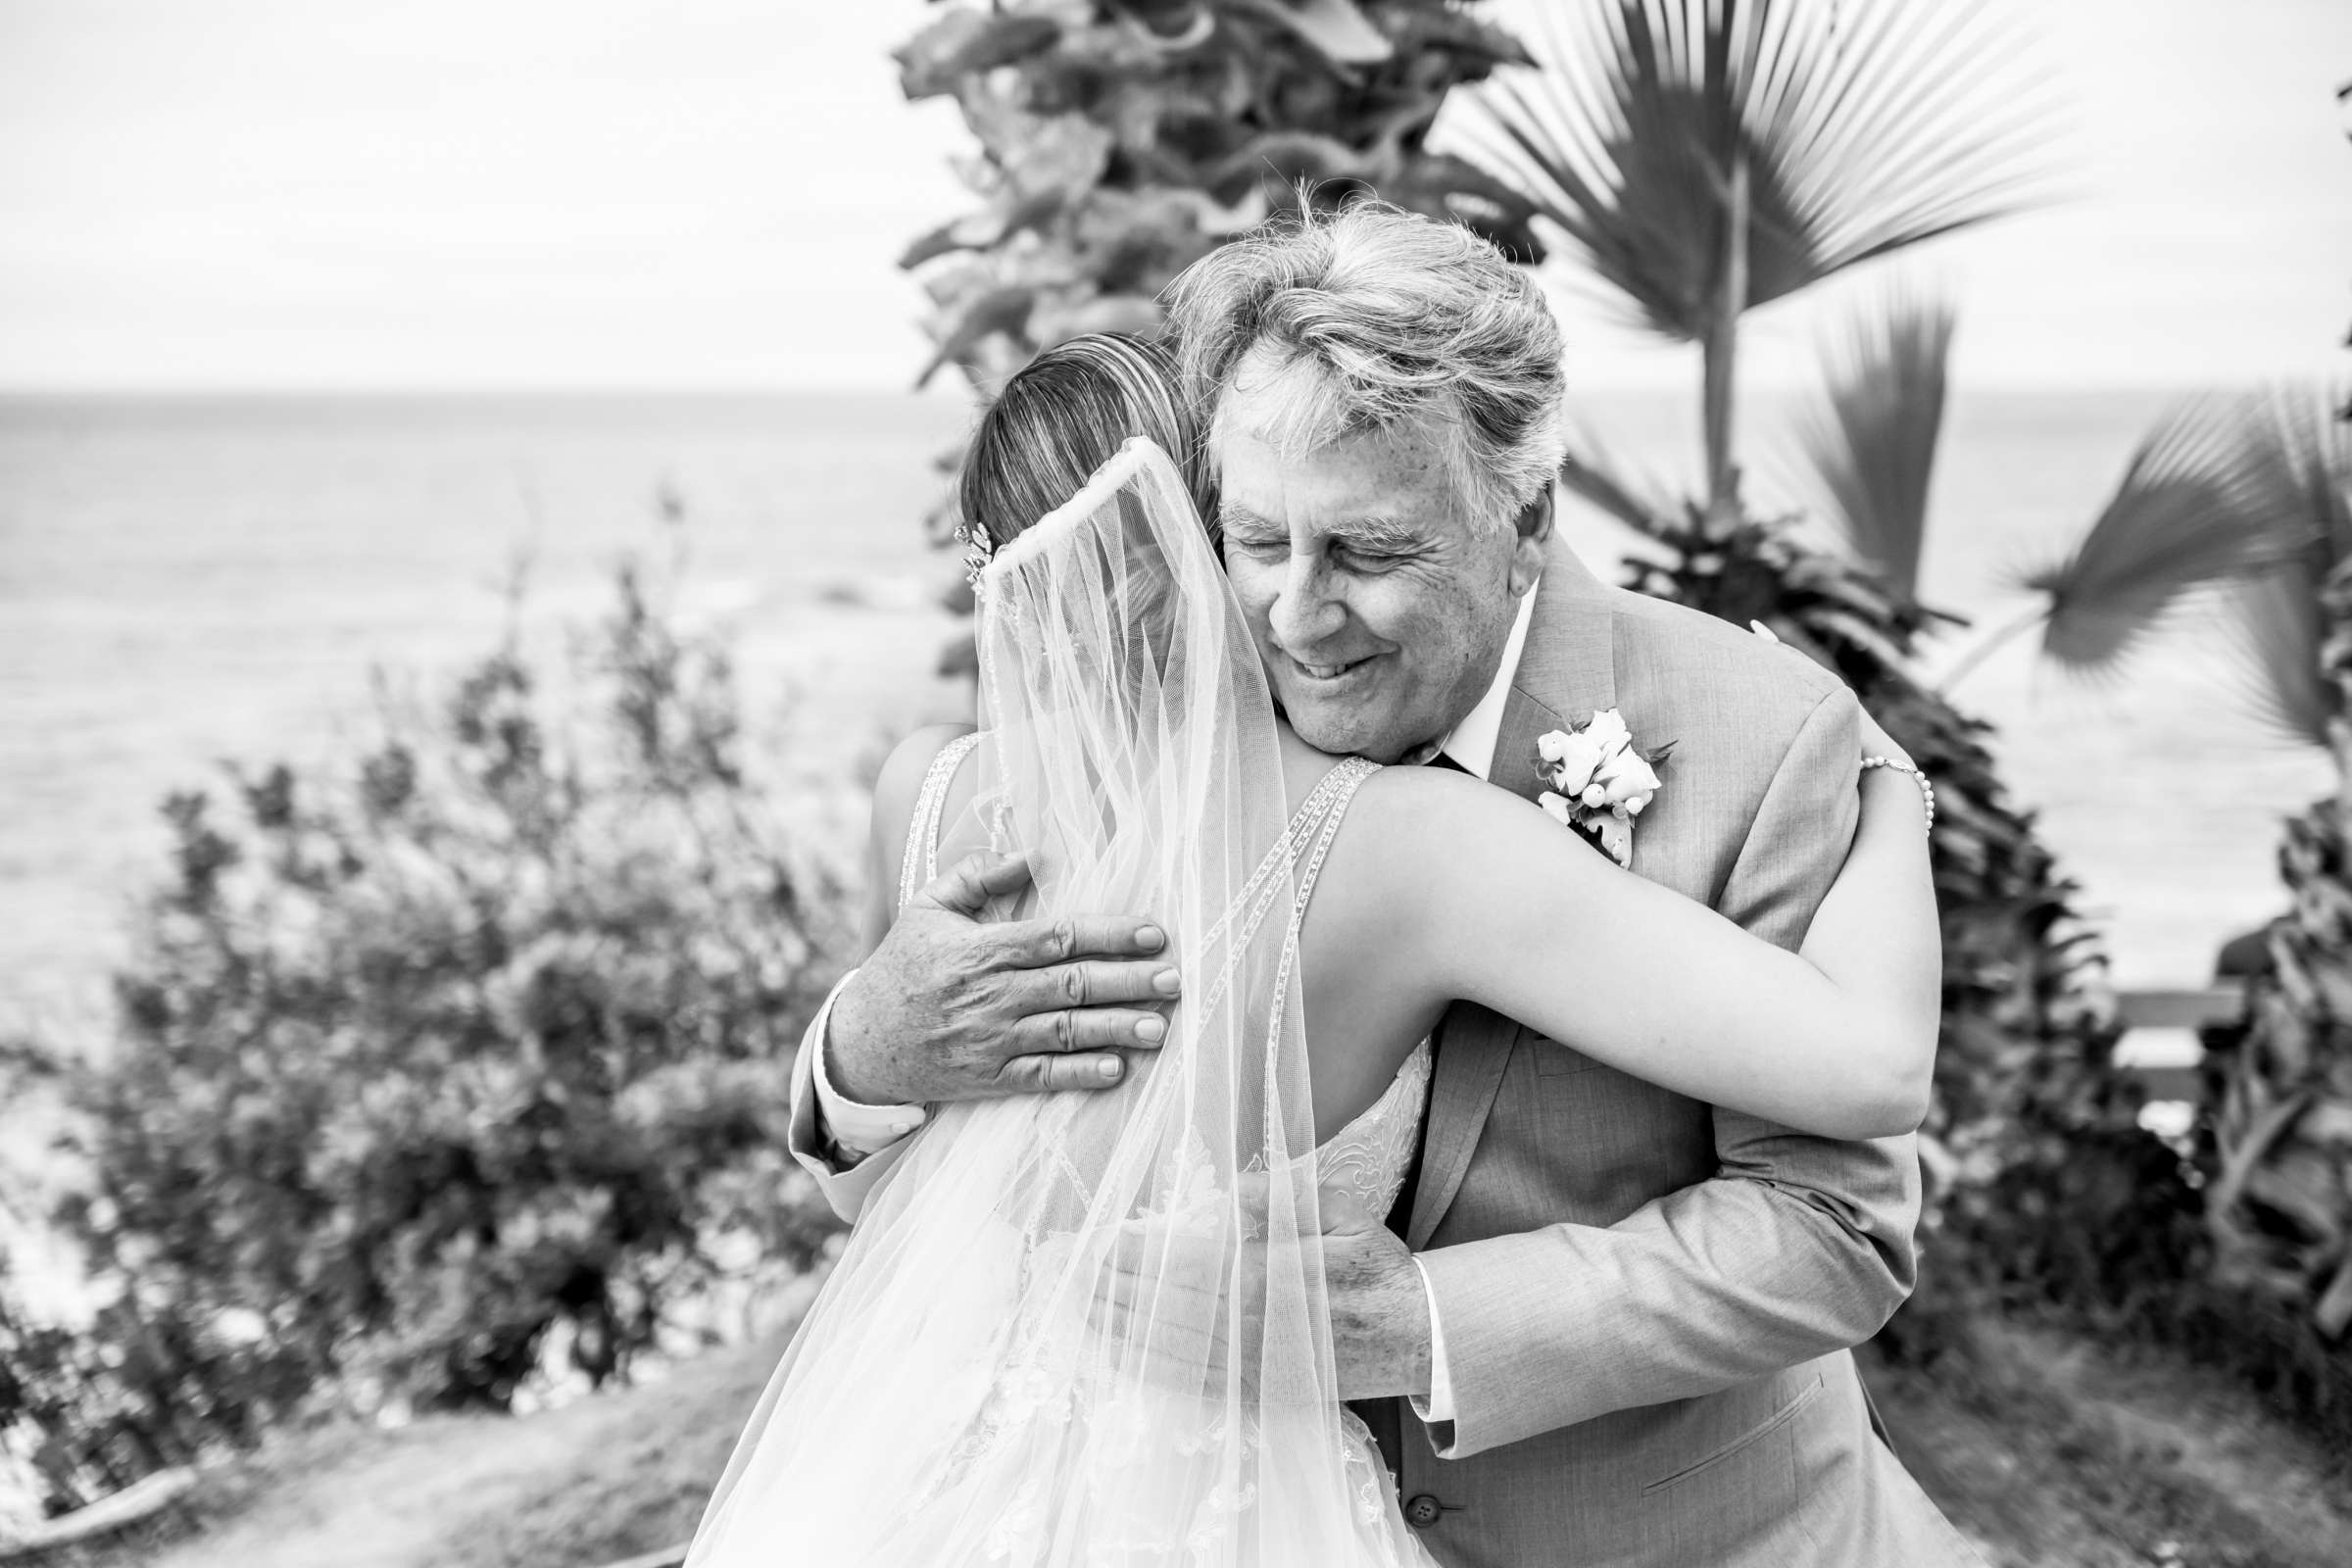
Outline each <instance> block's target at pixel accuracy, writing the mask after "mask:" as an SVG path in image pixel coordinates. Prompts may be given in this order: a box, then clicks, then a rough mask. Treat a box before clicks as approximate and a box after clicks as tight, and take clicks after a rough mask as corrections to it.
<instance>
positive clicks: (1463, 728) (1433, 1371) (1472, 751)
mask: <svg viewBox="0 0 2352 1568" xmlns="http://www.w3.org/2000/svg"><path fill="white" fill-rule="evenodd" d="M1535 612H1536V585H1535V584H1533V583H1530V584H1529V585H1528V589H1527V592H1526V593H1524V594H1522V595H1520V596H1519V613H1518V615H1517V616H1516V618H1514V619H1513V620H1512V622H1511V634H1510V637H1509V638H1508V640H1506V641H1505V642H1504V643H1503V645H1502V662H1501V663H1500V664H1499V665H1498V666H1496V668H1495V681H1494V684H1493V685H1491V686H1489V687H1488V688H1487V694H1486V696H1484V697H1482V698H1480V699H1479V700H1478V706H1477V707H1475V708H1473V709H1471V710H1470V711H1469V712H1467V713H1464V714H1463V715H1462V717H1461V720H1460V722H1458V723H1456V724H1455V725H1454V726H1453V728H1452V729H1451V730H1449V731H1447V732H1446V738H1445V739H1444V740H1442V741H1440V742H1439V743H1438V744H1437V745H1435V746H1432V747H1427V748H1425V749H1423V750H1422V751H1421V752H1420V753H1418V754H1416V755H1408V756H1407V758H1406V760H1407V761H1410V762H1416V763H1426V762H1430V761H1434V760H1436V759H1437V758H1439V757H1440V756H1444V757H1446V758H1447V759H1449V760H1452V761H1453V762H1454V763H1455V765H1457V766H1458V767H1460V768H1461V770H1462V771H1463V772H1465V773H1468V774H1470V775H1471V776H1473V777H1475V778H1482V779H1483V778H1486V777H1488V776H1489V775H1490V774H1492V773H1493V772H1494V770H1495V746H1496V744H1497V743H1498V742H1499V741H1500V740H1501V738H1502V711H1503V709H1504V708H1505V707H1507V706H1508V705H1509V703H1510V700H1511V678H1512V677H1513V676H1514V675H1516V674H1518V672H1519V656H1520V654H1521V653H1522V652H1523V651H1524V650H1525V649H1526V647H1527V628H1528V625H1529V623H1530V622H1531V621H1533V620H1534V619H1535ZM856 973H857V971H856V970H855V969H853V970H851V971H850V975H854V974H856ZM850 975H844V976H842V980H841V985H847V984H849V982H850ZM841 985H837V986H835V987H834V988H833V995H832V996H829V997H827V998H825V1005H824V1006H823V1008H822V1009H820V1010H819V1011H818V1013H817V1015H816V1021H815V1023H813V1024H812V1025H810V1026H809V1036H808V1045H809V1049H812V1050H814V1051H815V1052H816V1059H815V1060H814V1061H813V1062H812V1063H810V1069H811V1070H810V1072H809V1082H810V1083H811V1084H812V1085H813V1087H814V1089H815V1093H816V1109H817V1121H818V1125H820V1126H821V1127H823V1128H824V1130H825V1136H826V1138H827V1140H828V1141H829V1142H830V1143H831V1144H832V1146H833V1148H834V1150H835V1151H836V1152H837V1153H838V1155H839V1159H838V1166H839V1168H842V1169H847V1168H848V1167H850V1166H852V1165H855V1164H857V1163H858V1161H859V1160H860V1159H863V1158H865V1157H866V1156H868V1155H870V1154H877V1153H880V1152H882V1151H883V1150H885V1149H888V1148H889V1147H890V1146H891V1145H892V1144H895V1143H897V1142H898V1141H899V1140H900V1139H902V1138H905V1137H906V1136H907V1135H908V1134H909V1133H911V1132H913V1131H914V1130H915V1129H916V1128H917V1127H920V1126H921V1125H922V1124H923V1122H924V1120H925V1119H926V1112H925V1111H924V1109H923V1107H922V1106H920V1105H866V1104H860V1103H858V1102H857V1101H854V1100H851V1099H849V1098H847V1097H846V1096H844V1095H843V1094H842V1093H841V1092H840V1091H839V1090H837V1089H835V1088H834V1087H833V1085H832V1083H831V1081H830V1080H829V1079H828V1078H827V1077H826V1076H825V1053H824V1040H825V1024H826V1022H827V1021H828V1020H829V1019H830V1018H831V1016H832V1013H833V999H834V997H838V996H839V995H841ZM1413 1267H1414V1269H1415V1270H1416V1271H1417V1272H1419V1274H1420V1275H1421V1290H1422V1293H1423V1295H1424V1296H1425V1297H1427V1299H1428V1301H1429V1397H1428V1398H1426V1399H1424V1398H1421V1397H1419V1396H1417V1395H1416V1396H1414V1397H1413V1409H1414V1411H1415V1412H1416V1413H1417V1414H1418V1415H1419V1416H1420V1417H1421V1419H1422V1420H1423V1421H1425V1422H1429V1423H1431V1424H1433V1425H1434V1424H1436V1423H1439V1422H1449V1421H1451V1420H1452V1419H1453V1377H1452V1374H1451V1371H1450V1369H1449V1368H1448V1367H1447V1366H1446V1330H1445V1326H1444V1325H1443V1324H1441V1323H1440V1322H1439V1321H1438V1297H1437V1292H1436V1291H1434V1290H1432V1289H1431V1288H1430V1284H1429V1271H1428V1270H1427V1269H1425V1268H1423V1267H1422V1266H1421V1260H1420V1259H1419V1258H1415V1259H1414V1260H1413ZM1441 1456H1443V1450H1441Z"/></svg>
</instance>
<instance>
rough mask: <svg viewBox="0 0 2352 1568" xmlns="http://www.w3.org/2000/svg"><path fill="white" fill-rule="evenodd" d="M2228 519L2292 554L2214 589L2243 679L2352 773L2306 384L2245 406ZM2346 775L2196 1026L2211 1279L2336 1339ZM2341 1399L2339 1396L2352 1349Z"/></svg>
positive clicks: (2346, 616)
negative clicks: (2234, 1002) (2280, 903)
mask: <svg viewBox="0 0 2352 1568" xmlns="http://www.w3.org/2000/svg"><path fill="white" fill-rule="evenodd" d="M2235 435H2236V444H2235V446H2234V447H2233V449H2232V458H2233V461H2234V463H2235V465H2236V466H2237V468H2238V469H2239V470H2240V471H2241V472H2242V473H2243V475H2244V476H2245V478H2244V485H2245V491H2246V499H2247V502H2248V505H2249V507H2250V508H2251V509H2252V510H2251V511H2249V512H2248V513H2246V514H2245V515H2242V516H2241V518H2240V523H2241V526H2243V527H2246V528H2249V529H2252V528H2260V529H2262V530H2264V531H2265V532H2267V533H2268V534H2269V535H2270V536H2271V537H2272V538H2274V539H2277V540H2278V541H2279V542H2280V543H2281V545H2282V546H2283V547H2285V549H2286V550H2287V556H2286V560H2285V562H2284V564H2281V565H2279V566H2278V567H2277V568H2276V569H2274V570H2272V571H2270V572H2268V573H2266V574H2263V575H2261V576H2257V577H2252V578H2248V579H2245V580H2243V581H2240V582H2238V583H2237V584H2235V585H2234V587H2233V590H2232V592H2231V594H2230V596H2229V599H2228V600H2227V601H2226V605H2227V608H2228V610H2229V613H2230V629H2231V630H2232V631H2233V633H2234V648H2235V652H2236V655H2237V658H2238V663H2239V670H2240V672H2241V675H2242V677H2243V684H2244V686H2245V687H2246V689H2247V691H2248V694H2249V696H2250V697H2251V698H2252V700H2253V703H2254V706H2255V709H2256V711H2258V712H2260V713H2261V714H2262V715H2264V716H2265V717H2266V718H2268V719H2269V720H2270V722H2271V723H2272V724H2273V725H2274V727H2276V728H2277V729H2278V731H2279V733H2280V734H2282V735H2283V736H2285V737H2287V738H2290V739H2294V740H2298V741H2302V742H2304V743H2307V744H2311V745H2315V746H2324V747H2327V749H2328V750H2329V752H2330V753H2331V755H2332V756H2333V759H2334V761H2335V764H2336V769H2337V773H2338V777H2339V781H2352V729H2347V727H2346V725H2345V722H2344V714H2345V711H2346V710H2345V706H2344V705H2345V701H2346V698H2347V696H2348V695H2352V565H2348V564H2347V562H2352V438H2348V434H2347V431H2346V429H2345V427H2344V426H2343V425H2342V424H2341V423H2339V422H2337V421H2336V420H2335V419H2334V418H2333V417H2331V415H2330V412H2329V409H2328V407H2327V403H2326V401H2325V400H2323V399H2321V398H2319V397H2316V396H2302V397H2287V396H2272V397H2269V398H2264V399H2260V400H2256V401H2254V402H2253V403H2251V404H2249V405H2248V406H2246V407H2245V408H2244V409H2243V410H2242V411H2241V413H2240V416H2239V423H2238V425H2237V427H2236V430H2235ZM2348 811H2352V783H2343V784H2341V785H2340V787H2339V788H2338V789H2337V791H2336V793H2335V794H2334V795H2332V796H2330V797H2328V798H2327V799H2325V800H2322V801H2320V802H2318V803H2316V804H2315V805H2313V806H2312V807H2311V809H2309V810H2307V811H2305V812H2304V813H2303V814H2302V815H2301V816H2299V817H2297V818H2295V819H2293V820H2292V821H2290V822H2288V823H2287V827H2286V837H2285V842H2284V843H2283V844H2282V845H2281V846H2280V849H2279V857H2278V858H2279V871H2280V874H2281V875H2282V876H2283V877H2284V879H2285V881H2286V887H2287V893H2288V895H2289V901H2290V903H2289V907H2288V909H2287V912H2286V913H2285V914H2283V915H2281V916H2280V917H2279V918H2278V920H2276V921H2274V922H2273V923H2272V926H2271V928H2270V932H2269V938H2270V941H2269V963H2268V965H2267V966H2266V967H2265V968H2264V969H2263V970H2261V971H2260V972H2258V973H2257V974H2256V975H2255V976H2254V977H2253V978H2252V980H2251V981H2250V982H2249V983H2248V986H2247V997H2246V1011H2245V1016H2244V1019H2243V1021H2242V1023H2241V1024H2240V1025H2239V1026H2238V1027H2237V1028H2234V1029H2229V1030H2217V1031H2209V1033H2208V1036H2207V1041H2206V1044H2207V1051H2208V1054H2207V1063H2206V1072H2207V1076H2208V1080H2209V1084H2210V1089H2211V1102H2210V1103H2209V1105H2208V1107H2207V1129H2206V1130H2207V1135H2208V1138H2209V1147H2208V1150H2207V1164H2208V1167H2209V1177H2210V1179H2209V1181H2208V1183H2207V1186H2206V1189H2205V1219H2206V1224H2207V1231H2208V1240H2209V1245H2210V1248H2211V1266H2212V1268H2213V1271H2214V1274H2215V1277H2216V1279H2217V1281H2218V1282H2219V1283H2221V1284H2223V1285H2225V1286H2227V1287H2229V1288H2231V1289H2234V1290H2237V1291H2240V1292H2243V1293H2245V1294H2247V1295H2249V1296H2251V1297H2252V1298H2254V1299H2257V1300H2258V1301H2260V1302H2262V1303H2265V1304H2267V1305H2268V1306H2270V1307H2271V1308H2273V1309H2276V1310H2278V1311H2280V1312H2282V1313H2284V1314H2285V1315H2286V1316H2287V1317H2288V1318H2289V1319H2290V1320H2301V1321H2303V1322H2306V1323H2308V1325H2309V1326H2310V1328H2311V1329H2313V1330H2316V1331H2317V1333H2318V1335H2319V1336H2320V1337H2321V1338H2322V1339H2324V1340H2326V1341H2328V1342H2333V1343H2335V1344H2337V1345H2338V1346H2339V1348H2340V1347H2341V1346H2342V1344H2343V1342H2344V1341H2345V1338H2346V1330H2347V1329H2348V1328H2352V859H2347V832H2348V829H2352V819H2348V817H2347V812H2348ZM2341 1353H2343V1354H2344V1355H2345V1357H2346V1359H2345V1361H2344V1363H2343V1365H2342V1366H2341V1367H2340V1368H2339V1371H2338V1379H2339V1382H2340V1388H2339V1390H2338V1395H2337V1397H2339V1398H2341V1399H2343V1400H2346V1401H2352V1351H2344V1352H2341Z"/></svg>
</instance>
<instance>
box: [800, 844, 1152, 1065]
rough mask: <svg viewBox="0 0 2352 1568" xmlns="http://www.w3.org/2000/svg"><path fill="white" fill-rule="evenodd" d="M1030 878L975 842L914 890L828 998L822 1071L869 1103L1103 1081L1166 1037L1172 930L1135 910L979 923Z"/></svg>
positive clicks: (1022, 862)
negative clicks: (972, 850)
mask: <svg viewBox="0 0 2352 1568" xmlns="http://www.w3.org/2000/svg"><path fill="white" fill-rule="evenodd" d="M1028 885H1029V862H1028V860H1027V859H1026V858H1023V857H1020V856H1012V857H1009V858H1007V857H1004V856H996V855H989V854H985V853H983V854H975V855H972V856H970V857H967V858H965V859H964V860H963V861H962V862H961V863H959V864H957V865H956V867H955V868H954V869H953V870H950V871H948V872H946V873H944V874H942V875H941V876H940V878H939V880H937V881H935V882H933V883H932V884H931V885H930V886H928V887H926V888H924V889H923V890H922V891H921V892H920V893H918V894H916V895H915V896H914V898H913V899H912V900H911V901H910V902H909V903H908V904H907V907H906V908H905V909H904V910H902V911H901V912H900V914H899V918H898V920H897V922H896V923H895V924H893V925H892V926H891V928H890V932H889V934H888V935H887V936H885V937H884V938H883V939H882V942H881V945H880V946H879V947H877V948H875V949H874V952H873V956H871V957H869V958H867V959H866V961H865V962H864V963H863V964H862V965H861V966H860V967H859V968H858V973H857V974H856V975H854V976H852V977H851V979H850V982H849V984H848V985H846V986H844V987H843V988H842V992H841V995H840V996H839V997H838V998H837V999H836V1000H835V1002H834V1004H833V1017H832V1022H831V1024H830V1026H829V1028H828V1029H827V1032H826V1036H825V1069H826V1076H827V1078H828V1079H829V1081H830V1082H831V1083H832V1085H833V1087H834V1088H835V1089H837V1090H839V1091H840V1092H841V1093H842V1094H843V1095H846V1096H847V1097H849V1098H850V1099H852V1100H855V1101H858V1102H860V1103H864V1104H869V1105H886V1104H914V1103H928V1102H933V1101H946V1100H986V1099H990V1098H992V1097H995V1096H999V1095H1014V1094H1025V1093H1032V1092H1037V1091H1042V1090H1055V1089H1107V1088H1109V1087H1110V1086H1111V1085H1112V1084H1115V1083H1117V1082H1118V1081H1119V1079H1120V1078H1121V1077H1122V1076H1124V1075H1125V1072H1126V1067H1127V1063H1126V1058H1125V1057H1124V1056H1122V1055H1120V1054H1119V1053H1121V1052H1124V1051H1155V1050H1157V1049H1158V1048H1159V1045H1160V1043H1161V1041H1163V1040H1164V1039H1165V1038H1166V1037H1167V1028H1168V1025H1167V1018H1166V1016H1165V1011H1166V1007H1167V1005H1168V1004H1169V1003H1170V1002H1172V1001H1174V1000H1175V997H1176V994H1177V990H1178V986H1179V980H1178V977H1177V973H1176V971H1175V969H1173V968H1172V967H1170V966H1169V965H1168V964H1166V963H1165V962H1162V961H1159V960H1157V959H1155V958H1152V955H1153V954H1156V953H1158V952H1159V951H1160V950H1161V949H1162V948H1164V947H1165V946H1166V945H1167V938H1166V937H1165V935H1164V934H1162V933H1161V931H1160V930H1159V928H1158V927H1157V926H1155V925H1153V924H1152V923H1151V921H1149V920H1146V919H1142V918H1138V917H1131V916H1127V915H1107V914H1106V915H1065V916H1062V917H1060V918H1057V919H1052V920H1010V921H1004V922H1000V923H993V924H992V923H984V922H983V921H982V919H981V915H982V914H983V913H984V912H985V911H986V909H987V908H988V906H989V904H990V903H991V902H992V901H993V900H996V899H999V898H1004V897H1009V896H1011V895H1013V894H1016V893H1018V892H1020V891H1021V889H1023V888H1025V887H1027V886H1028Z"/></svg>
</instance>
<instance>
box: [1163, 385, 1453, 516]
mask: <svg viewBox="0 0 2352 1568" xmlns="http://www.w3.org/2000/svg"><path fill="white" fill-rule="evenodd" d="M1448 412H1449V411H1446V409H1445V406H1444V404H1443V402H1442V401H1441V402H1440V403H1438V404H1437V405H1436V406H1434V407H1430V408H1429V409H1428V413H1427V416H1426V417H1397V418H1391V419H1389V420H1386V421H1379V420H1375V419H1374V418H1372V417H1369V416H1368V415H1367V413H1366V412H1365V411H1363V410H1361V409H1359V408H1356V407H1354V406H1353V405H1352V403H1351V402H1350V400H1349V399H1348V394H1347V390H1346V388H1345V387H1344V386H1342V385H1341V384H1340V383H1339V382H1338V380H1337V378H1335V377H1334V376H1332V375H1331V374H1330V373H1329V372H1328V371H1326V370H1325V369H1324V368H1321V367H1320V366H1317V365H1315V364H1313V363H1312V362H1311V361H1306V360H1303V359H1299V358H1292V359H1288V360H1284V359H1280V358H1277V357H1276V355H1275V354H1274V353H1273V352H1272V351H1270V350H1268V349H1266V348H1264V347H1262V346H1261V347H1259V348H1256V349H1252V350H1251V351H1250V354H1249V355H1248V356H1246V357H1245V358H1244V359H1243V361H1242V363H1241V365H1240V366H1239V367H1238V368H1237V369H1236V371H1235V373H1234V375H1233V376H1232V378H1231V379H1230V380H1229V381H1228V382H1227V384H1226V387H1225V390H1224V393H1223V395H1222V396H1220V397H1219V398H1218V400H1217V405H1216V411H1215V415H1214V417H1213V418H1212V420H1211V422H1210V427H1209V435H1208V457H1209V464H1210V467H1211V469H1212V472H1213V476H1214V479H1215V482H1216V485H1217V492H1218V497H1219V508H1218V511H1219V515H1220V517H1221V518H1222V519H1223V520H1224V521H1225V523H1226V524H1227V526H1228V527H1232V526H1234V525H1236V524H1249V525H1260V526H1262V525H1272V526H1274V527H1277V528H1286V529H1288V528H1308V529H1312V530H1313V531H1318V532H1321V531H1331V532H1338V531H1348V532H1352V533H1356V534H1359V535H1364V536H1373V535H1380V534H1384V533H1385V534H1394V533H1396V532H1397V531H1398V530H1410V531H1412V532H1414V533H1416V534H1424V535H1426V534H1429V533H1432V532H1442V531H1446V530H1450V529H1453V528H1458V527H1462V526H1465V525H1468V524H1469V523H1470V521H1471V512H1470V509H1469V507H1468V506H1467V505H1465V501H1466V497H1465V495H1464V493H1463V491H1464V487H1463V485H1462V483H1461V467H1460V463H1459V457H1460V454H1459V452H1458V450H1457V444H1458V443H1457V437H1458V432H1457V431H1456V430H1455V429H1454V427H1453V424H1452V421H1451V420H1450V419H1449V418H1448V417H1446V415H1447V413H1448Z"/></svg>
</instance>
